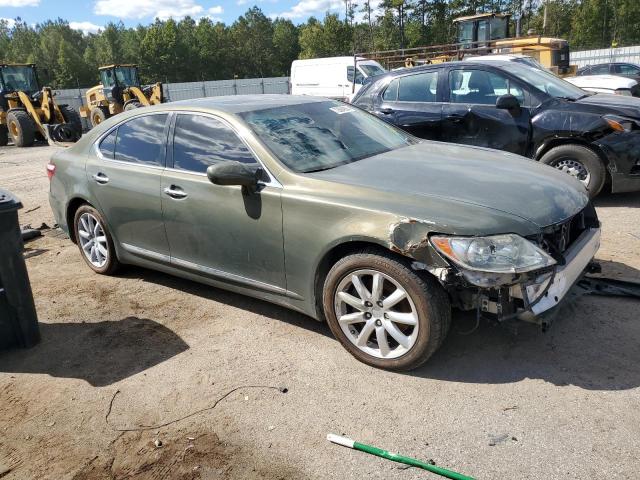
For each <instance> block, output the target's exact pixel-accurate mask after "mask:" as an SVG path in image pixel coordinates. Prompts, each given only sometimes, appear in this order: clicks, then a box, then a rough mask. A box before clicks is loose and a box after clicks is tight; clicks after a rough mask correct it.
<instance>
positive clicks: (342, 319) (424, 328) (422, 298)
mask: <svg viewBox="0 0 640 480" xmlns="http://www.w3.org/2000/svg"><path fill="white" fill-rule="evenodd" d="M323 307H324V313H325V316H326V318H327V322H328V323H329V327H330V328H331V331H332V332H333V334H334V335H335V337H336V338H337V339H338V340H339V341H340V343H342V345H343V346H344V347H345V348H346V349H347V350H348V351H349V353H351V354H352V355H353V356H354V357H356V358H357V359H358V360H360V361H362V362H364V363H366V364H369V365H372V366H374V367H379V368H385V369H389V370H411V369H414V368H417V367H419V366H420V365H422V364H423V363H424V362H426V361H427V360H428V359H429V357H430V356H431V355H432V354H433V353H434V352H435V351H436V350H437V349H438V347H440V345H441V344H442V342H443V341H444V338H445V336H446V334H447V331H448V327H449V325H450V321H451V306H450V304H449V299H448V297H447V295H446V293H445V291H444V290H443V289H442V287H441V286H440V285H439V284H438V282H437V281H436V280H435V279H433V278H431V277H427V276H425V277H421V276H419V275H418V274H417V273H416V272H414V271H413V270H411V269H410V268H409V267H408V266H406V265H404V264H403V263H401V262H400V261H398V260H396V259H395V258H393V257H392V256H391V255H385V254H381V253H378V252H369V251H364V252H362V253H357V254H353V255H349V256H347V257H345V258H343V259H341V260H340V261H338V262H337V263H336V264H335V265H334V266H333V268H331V270H330V271H329V273H328V275H327V278H326V280H325V284H324V291H323Z"/></svg>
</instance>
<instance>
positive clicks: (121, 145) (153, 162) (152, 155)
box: [114, 114, 169, 167]
mask: <svg viewBox="0 0 640 480" xmlns="http://www.w3.org/2000/svg"><path fill="white" fill-rule="evenodd" d="M168 117H169V115H168V114H157V115H144V116H142V117H136V118H133V119H131V120H129V121H128V122H126V123H123V124H122V125H120V126H119V127H118V135H117V139H116V148H115V155H114V158H115V159H116V160H120V161H122V162H129V163H137V164H140V165H149V166H156V167H161V166H164V149H165V125H166V123H167V118H168Z"/></svg>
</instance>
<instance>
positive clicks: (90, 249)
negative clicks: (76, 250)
mask: <svg viewBox="0 0 640 480" xmlns="http://www.w3.org/2000/svg"><path fill="white" fill-rule="evenodd" d="M77 232H78V241H79V242H80V246H81V247H82V252H83V253H84V255H85V257H86V258H87V260H88V261H89V263H91V265H93V266H94V267H96V268H102V267H104V266H105V264H106V263H107V261H108V260H109V244H108V243H107V237H106V235H105V233H104V228H103V227H102V224H101V223H100V221H99V220H98V219H97V218H96V217H95V216H93V215H92V214H90V213H83V214H82V215H80V218H79V219H78V225H77Z"/></svg>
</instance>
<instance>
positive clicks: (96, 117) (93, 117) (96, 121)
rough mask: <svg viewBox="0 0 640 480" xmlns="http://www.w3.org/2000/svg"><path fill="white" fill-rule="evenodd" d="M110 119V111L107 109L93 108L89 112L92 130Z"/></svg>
mask: <svg viewBox="0 0 640 480" xmlns="http://www.w3.org/2000/svg"><path fill="white" fill-rule="evenodd" d="M107 118H109V109H108V108H107V107H93V108H92V109H91V111H90V112H89V122H90V123H91V128H95V127H97V126H98V125H100V124H101V123H102V122H104V121H105V120H106V119H107Z"/></svg>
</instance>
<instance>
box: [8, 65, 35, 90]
mask: <svg viewBox="0 0 640 480" xmlns="http://www.w3.org/2000/svg"><path fill="white" fill-rule="evenodd" d="M2 81H3V84H4V88H5V90H7V91H10V92H17V91H23V92H37V91H38V90H40V89H39V88H38V80H37V79H36V71H35V69H34V68H33V67H31V66H28V65H19V66H18V65H14V66H6V67H3V68H2Z"/></svg>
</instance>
